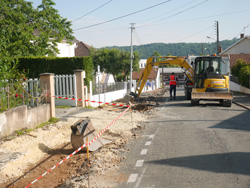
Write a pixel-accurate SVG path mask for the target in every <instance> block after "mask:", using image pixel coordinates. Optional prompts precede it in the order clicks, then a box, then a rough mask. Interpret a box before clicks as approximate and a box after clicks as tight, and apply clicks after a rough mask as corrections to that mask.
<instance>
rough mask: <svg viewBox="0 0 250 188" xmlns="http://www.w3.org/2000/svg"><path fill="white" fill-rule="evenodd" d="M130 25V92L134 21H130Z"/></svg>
mask: <svg viewBox="0 0 250 188" xmlns="http://www.w3.org/2000/svg"><path fill="white" fill-rule="evenodd" d="M130 25H131V27H130V29H131V54H130V92H131V91H132V71H133V30H134V29H135V27H134V25H135V23H130Z"/></svg>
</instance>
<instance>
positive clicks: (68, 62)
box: [18, 57, 94, 86]
mask: <svg viewBox="0 0 250 188" xmlns="http://www.w3.org/2000/svg"><path fill="white" fill-rule="evenodd" d="M18 69H19V70H22V71H23V70H25V71H26V72H27V76H28V77H29V78H39V75H40V74H41V73H54V74H55V75H59V74H73V73H74V70H77V69H82V70H84V71H85V73H86V78H85V85H87V86H89V81H91V80H92V79H93V74H92V73H93V70H94V65H93V61H92V58H91V57H71V58H67V57H23V58H19V64H18Z"/></svg>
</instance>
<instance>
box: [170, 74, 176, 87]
mask: <svg viewBox="0 0 250 188" xmlns="http://www.w3.org/2000/svg"><path fill="white" fill-rule="evenodd" d="M169 85H176V79H175V75H171V76H170V82H169Z"/></svg>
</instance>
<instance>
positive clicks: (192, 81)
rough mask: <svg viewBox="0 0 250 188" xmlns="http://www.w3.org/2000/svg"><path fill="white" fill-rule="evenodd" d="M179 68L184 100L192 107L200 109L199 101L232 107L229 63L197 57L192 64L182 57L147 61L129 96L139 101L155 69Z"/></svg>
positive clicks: (151, 58) (207, 57)
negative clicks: (209, 101) (215, 102)
mask: <svg viewBox="0 0 250 188" xmlns="http://www.w3.org/2000/svg"><path fill="white" fill-rule="evenodd" d="M164 65H179V66H180V67H181V68H182V70H183V72H184V74H185V75H186V80H185V85H184V88H185V96H186V99H189V100H190V99H191V105H192V106H196V105H199V101H200V100H215V101H219V102H220V104H221V105H222V106H225V107H231V104H232V99H233V95H232V93H231V92H230V90H229V61H228V60H227V59H225V58H224V59H223V58H222V57H220V56H216V55H213V56H197V57H194V58H193V60H192V61H189V62H188V61H187V60H186V59H185V58H183V57H177V56H161V57H149V58H148V59H147V64H146V67H145V69H144V71H143V73H142V75H141V77H140V79H139V81H138V83H137V86H136V89H135V92H134V93H133V92H131V93H130V96H133V97H134V98H136V97H139V96H140V95H141V92H142V90H143V87H144V85H145V84H146V82H147V79H148V76H149V74H150V72H151V70H152V68H153V67H154V66H164Z"/></svg>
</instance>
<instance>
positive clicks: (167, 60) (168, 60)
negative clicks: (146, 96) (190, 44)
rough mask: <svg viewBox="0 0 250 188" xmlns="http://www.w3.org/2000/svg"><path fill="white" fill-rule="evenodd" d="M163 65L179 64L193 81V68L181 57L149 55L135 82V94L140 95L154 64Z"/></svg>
mask: <svg viewBox="0 0 250 188" xmlns="http://www.w3.org/2000/svg"><path fill="white" fill-rule="evenodd" d="M156 59H161V61H158V62H157V61H156ZM163 65H179V66H180V67H181V68H182V69H183V70H184V72H185V74H186V75H187V76H188V78H189V79H190V80H191V81H192V82H193V76H194V70H193V68H192V67H191V66H190V65H189V64H188V62H187V61H185V59H183V58H181V57H176V56H161V57H149V58H148V59H147V64H146V67H145V69H144V71H143V73H142V74H141V77H140V79H139V81H138V83H137V86H136V90H135V94H136V95H137V96H138V97H139V96H140V95H141V92H142V90H143V87H144V86H145V84H146V82H147V79H148V76H149V74H150V72H151V71H152V69H153V67H154V66H163Z"/></svg>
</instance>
